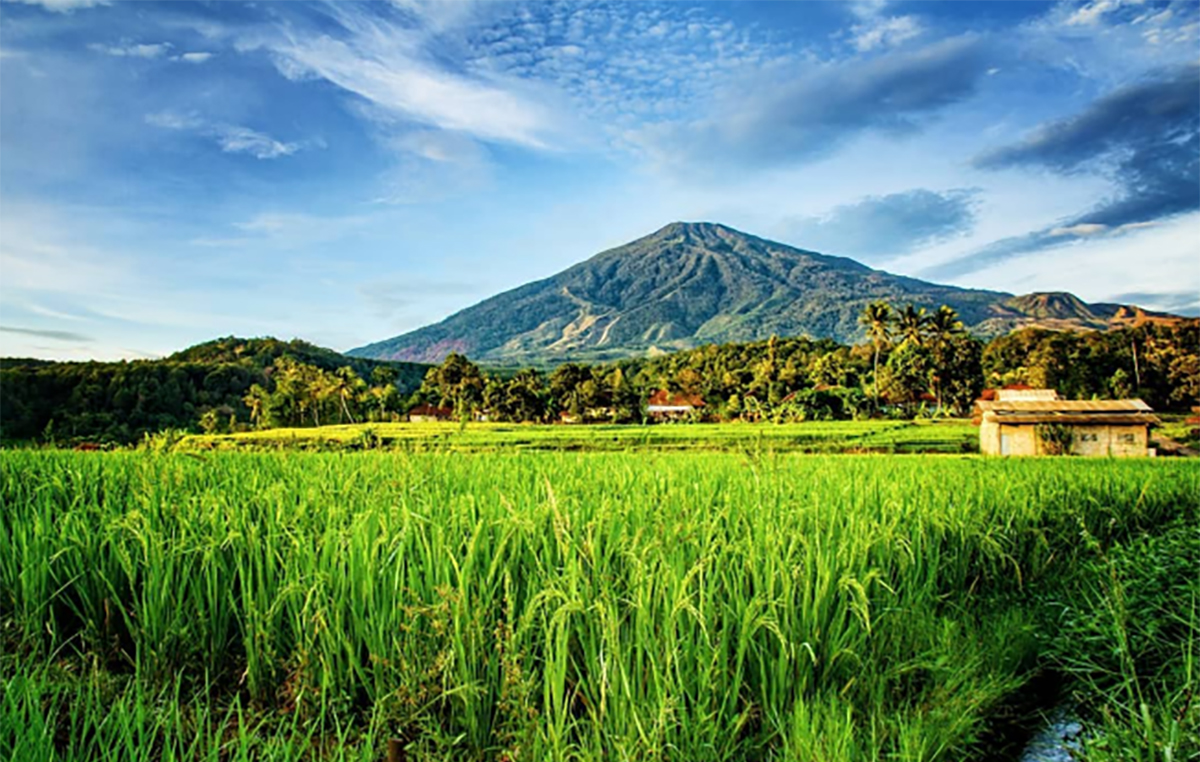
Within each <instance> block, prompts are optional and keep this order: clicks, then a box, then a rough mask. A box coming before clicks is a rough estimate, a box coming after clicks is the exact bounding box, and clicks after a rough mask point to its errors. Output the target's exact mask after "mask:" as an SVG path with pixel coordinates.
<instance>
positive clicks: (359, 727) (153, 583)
mask: <svg viewBox="0 0 1200 762" xmlns="http://www.w3.org/2000/svg"><path fill="white" fill-rule="evenodd" d="M559 428H565V427H559ZM660 428H664V429H666V428H671V427H660ZM727 428H736V427H727ZM909 428H919V427H909ZM996 484H1003V485H1004V489H1003V490H995V489H992V486H993V485H996ZM1198 496H1200V472H1198V471H1197V470H1196V469H1194V468H1192V467H1191V466H1190V465H1189V464H1187V463H1182V462H1175V463H1171V462H1148V461H1147V462H1121V463H1094V462H1079V461H1074V462H1069V463H1068V462H1063V461H1055V460H1041V461H1029V462H1011V461H978V460H961V459H957V458H889V459H878V458H844V457H842V458H813V457H788V456H772V455H770V454H769V453H761V454H757V455H754V454H750V453H747V454H729V455H713V454H698V455H670V456H666V455H644V454H639V455H626V454H593V455H588V456H580V455H578V454H573V453H560V454H529V453H525V454H519V455H514V454H511V453H499V454H480V455H476V456H472V457H458V456H446V455H441V454H430V455H424V456H397V455H395V454H391V453H358V454H355V455H344V454H299V455H298V454H295V453H275V454H254V455H244V454H228V453H226V454H221V453H215V454H211V455H207V456H205V457H204V458H193V457H186V456H182V455H179V454H175V455H170V456H166V457H147V456H146V455H144V454H142V453H120V454H105V455H97V454H91V453H56V452H31V451H22V452H2V453H0V503H2V504H3V505H4V506H5V508H6V509H5V511H3V512H0V600H2V601H3V602H4V606H3V608H0V638H3V641H2V643H0V645H2V646H3V647H2V648H0V686H2V688H3V690H0V748H3V749H5V750H9V751H11V750H13V749H19V750H20V752H19V754H17V756H18V757H19V758H21V759H30V760H43V759H45V760H49V759H56V758H63V759H92V758H109V759H196V758H203V759H218V758H220V759H299V758H304V759H317V760H325V759H347V758H354V759H364V760H365V759H379V758H380V757H382V756H383V749H382V743H383V740H384V739H385V738H388V737H403V738H405V739H407V745H408V757H409V759H412V760H434V759H480V760H484V759H495V760H499V759H508V760H512V759H517V758H520V759H555V760H558V759H577V760H601V759H614V758H620V759H648V758H655V757H658V756H659V755H661V754H662V753H663V751H664V750H670V755H669V756H670V758H676V759H687V760H699V761H701V762H704V761H706V760H714V761H715V760H725V759H763V760H781V761H782V760H785V759H806V760H807V759H816V760H827V761H828V762H833V761H834V760H838V761H839V762H840V761H841V760H844V759H849V760H886V759H907V760H919V761H921V762H943V761H945V762H949V761H951V760H955V761H956V760H961V759H977V758H980V756H981V755H982V752H983V751H984V750H983V749H981V748H980V746H981V743H982V740H981V739H982V738H983V737H984V730H985V729H986V727H987V718H988V716H989V715H990V714H991V713H992V712H994V711H995V710H996V709H997V707H998V706H999V705H1000V704H1001V703H1002V702H1004V701H1005V700H1006V698H1007V697H1008V696H1009V695H1010V694H1011V693H1012V692H1013V691H1014V690H1016V689H1017V688H1018V687H1019V686H1020V685H1021V684H1022V683H1023V682H1024V681H1025V680H1026V679H1027V678H1028V677H1029V676H1030V674H1031V672H1032V670H1034V669H1036V665H1037V660H1038V657H1039V656H1044V657H1045V658H1050V657H1051V656H1053V655H1055V654H1061V657H1062V660H1063V662H1064V663H1070V660H1071V659H1072V658H1073V657H1076V656H1078V655H1079V654H1080V653H1081V652H1082V651H1081V649H1082V650H1083V651H1087V652H1091V651H1093V650H1094V651H1095V652H1096V653H1097V654H1099V657H1097V658H1104V659H1108V660H1109V661H1106V662H1104V664H1105V665H1109V666H1103V665H1102V666H1103V669H1102V670H1101V672H1105V673H1106V672H1107V671H1108V670H1110V669H1112V668H1114V665H1115V668H1116V669H1117V670H1118V671H1121V670H1124V669H1125V667H1122V666H1120V665H1121V664H1122V663H1124V662H1126V661H1127V660H1128V659H1127V657H1126V656H1125V655H1123V654H1124V653H1129V654H1135V653H1136V654H1137V657H1136V659H1138V660H1139V661H1137V662H1136V663H1135V664H1134V669H1136V670H1138V674H1139V675H1141V676H1143V679H1144V681H1145V683H1144V686H1143V690H1154V691H1162V693H1163V695H1167V694H1169V695H1177V696H1180V697H1182V696H1183V693H1182V692H1181V691H1182V689H1183V688H1186V684H1180V683H1178V682H1177V681H1178V680H1179V677H1178V676H1179V675H1180V674H1181V673H1180V672H1178V671H1177V669H1176V666H1178V665H1176V666H1171V667H1168V666H1166V664H1165V662H1164V661H1163V660H1162V659H1163V658H1164V657H1170V655H1171V654H1174V653H1185V651H1182V650H1181V649H1180V648H1179V647H1180V646H1181V645H1185V644H1186V642H1187V634H1186V633H1187V630H1186V629H1181V628H1182V627H1183V625H1180V624H1179V623H1178V621H1177V620H1178V619H1179V616H1182V618H1183V620H1184V622H1187V621H1189V619H1188V617H1189V616H1190V617H1191V619H1190V621H1192V622H1194V621H1195V618H1194V615H1193V614H1188V613H1187V612H1188V610H1189V609H1188V607H1187V606H1186V605H1184V606H1181V605H1180V597H1181V595H1187V594H1189V593H1188V591H1189V590H1194V581H1193V580H1194V575H1189V574H1188V571H1189V570H1188V565H1189V563H1190V562H1189V561H1188V559H1194V558H1195V552H1196V547H1195V539H1187V538H1185V537H1182V536H1181V537H1180V538H1178V539H1175V540H1169V541H1168V542H1166V543H1165V544H1164V545H1162V546H1161V547H1159V548H1158V551H1157V553H1158V554H1159V555H1155V556H1153V558H1154V559H1156V560H1155V563H1156V564H1157V565H1159V566H1161V567H1162V569H1163V571H1162V573H1158V572H1152V573H1150V574H1145V570H1144V569H1143V568H1142V567H1141V563H1140V559H1141V558H1142V557H1143V556H1144V555H1145V552H1144V550H1145V547H1146V546H1145V545H1143V544H1141V543H1142V540H1140V539H1139V538H1143V537H1153V536H1157V534H1158V533H1159V531H1160V528H1161V527H1163V526H1164V525H1168V524H1172V523H1174V522H1178V525H1179V526H1186V527H1188V528H1189V531H1191V532H1192V533H1193V535H1194V527H1195V526H1197V525H1198V524H1200V497H1198ZM1081 533H1082V534H1084V535H1085V536H1086V537H1088V538H1091V542H1090V543H1080V542H1079V537H1080V535H1081ZM1126 546H1128V548H1129V550H1128V552H1124V551H1118V550H1117V549H1118V548H1125V547H1126ZM1104 554H1107V557H1108V558H1109V559H1117V560H1113V561H1112V564H1111V566H1110V564H1107V563H1106V564H1104V566H1103V568H1094V567H1093V564H1094V560H1093V559H1096V558H1100V557H1103V555H1104ZM1110 568H1111V569H1113V570H1115V571H1114V572H1110V571H1109V569H1110ZM1099 572H1103V573H1104V574H1105V575H1109V577H1111V576H1113V575H1115V578H1117V579H1120V580H1122V586H1121V590H1122V591H1123V593H1122V596H1123V597H1122V598H1121V603H1120V604H1119V605H1118V604H1114V606H1113V607H1107V604H1101V605H1102V611H1104V612H1108V611H1109V610H1110V608H1111V609H1113V610H1117V611H1124V613H1122V614H1120V619H1121V621H1124V622H1126V623H1127V625H1126V631H1127V632H1129V633H1130V636H1131V638H1132V639H1131V640H1130V641H1129V643H1128V645H1129V646H1130V647H1131V648H1130V649H1124V650H1121V651H1114V650H1112V648H1113V646H1118V645H1122V644H1123V643H1122V641H1120V640H1115V641H1114V640H1113V639H1112V638H1113V635H1112V634H1111V633H1112V630H1110V629H1108V627H1107V625H1106V624H1104V621H1105V620H1106V618H1108V617H1110V616H1111V615H1109V614H1107V613H1105V614H1103V615H1102V616H1101V617H1099V618H1098V619H1096V620H1095V621H1098V622H1099V623H1100V624H1099V626H1100V627H1101V629H1100V630H1099V631H1096V630H1094V628H1093V624H1091V623H1090V622H1089V620H1088V618H1087V612H1086V611H1084V612H1081V613H1080V614H1078V615H1077V617H1078V620H1077V621H1078V623H1077V624H1075V625H1072V628H1073V629H1072V632H1071V634H1073V635H1075V636H1076V637H1074V638H1067V637H1065V636H1064V638H1063V639H1062V640H1061V641H1058V642H1057V645H1056V646H1053V647H1052V646H1050V645H1047V640H1046V638H1047V636H1048V635H1050V634H1053V632H1054V630H1053V629H1050V628H1043V627H1042V626H1041V625H1040V624H1039V623H1040V622H1042V621H1043V620H1044V619H1046V615H1045V611H1043V608H1049V605H1048V604H1045V603H1043V602H1044V601H1046V600H1048V599H1050V598H1051V597H1053V596H1062V598H1061V599H1062V600H1063V601H1064V602H1067V603H1070V605H1071V607H1072V611H1074V610H1076V609H1077V607H1078V605H1079V602H1080V601H1079V599H1077V598H1076V597H1074V596H1073V595H1072V593H1073V592H1076V591H1077V590H1078V589H1087V586H1088V585H1099V586H1100V588H1099V589H1101V590H1107V589H1108V587H1107V585H1108V583H1107V582H1106V580H1107V579H1108V578H1109V577H1105V576H1098V574H1099ZM1135 579H1144V580H1145V581H1144V582H1136V581H1135ZM1104 595H1105V596H1109V597H1111V596H1110V594H1109V593H1107V592H1105V593H1104ZM1100 600H1105V599H1100ZM1114 600H1115V599H1114ZM1122 607H1123V608H1122ZM1181 612H1182V613H1181ZM1187 626H1191V625H1187ZM1035 635H1036V637H1035ZM1181 636H1182V637H1183V638H1184V640H1183V642H1182V643H1181V642H1180V641H1179V638H1180V637H1181ZM1082 637H1086V638H1088V641H1089V642H1087V643H1078V642H1077V641H1078V640H1079V639H1081V638H1082ZM1133 648H1145V649H1148V651H1147V653H1146V658H1145V659H1144V660H1142V659H1143V655H1142V654H1143V652H1140V651H1134V650H1132V649H1133ZM1058 649H1061V650H1058ZM1149 651H1153V652H1155V653H1157V654H1158V655H1157V656H1150V655H1149V653H1148V652H1149ZM1110 652H1111V654H1110ZM1055 658H1058V657H1057V656H1055ZM1184 672H1186V670H1184ZM1156 681H1166V682H1163V683H1161V685H1159V686H1156ZM1147 686H1149V687H1147ZM1095 689H1096V690H1098V691H1101V693H1100V694H1097V695H1096V696H1095V705H1096V706H1097V707H1100V708H1103V707H1105V706H1112V705H1114V702H1119V703H1121V704H1123V702H1124V698H1123V696H1125V695H1126V694H1125V690H1126V684H1125V682H1124V681H1123V680H1122V679H1118V680H1117V681H1116V682H1111V681H1110V680H1109V679H1108V678H1107V677H1106V678H1105V680H1104V681H1102V682H1097V683H1096V685H1095ZM1143 695H1144V697H1146V698H1150V695H1149V694H1143ZM1147 703H1148V705H1149V706H1151V707H1152V708H1151V709H1150V711H1151V716H1152V717H1159V716H1160V715H1159V714H1158V713H1157V706H1156V705H1154V704H1153V702H1152V701H1148V702H1147ZM1179 706H1182V705H1172V706H1171V707H1168V708H1172V709H1176V708H1178V707H1179ZM1098 711H1102V709H1100V710H1098ZM1170 716H1177V715H1170ZM1188 716H1189V715H1186V714H1185V715H1183V717H1184V719H1187V718H1188ZM1161 717H1162V718H1163V719H1164V721H1165V720H1166V719H1168V717H1169V716H1168V714H1167V713H1166V712H1165V711H1164V712H1163V713H1162V714H1161ZM1156 727H1157V726H1156ZM1175 732H1176V731H1173V730H1171V729H1170V728H1169V727H1166V726H1164V735H1162V736H1156V737H1161V738H1169V737H1170V734H1171V733H1175ZM1187 732H1190V730H1188V728H1187V726H1186V724H1185V723H1183V722H1181V723H1180V730H1179V731H1178V732H1177V735H1178V737H1180V738H1186V737H1187V736H1186V735H1185V734H1186V733H1187ZM1176 751H1177V753H1178V756H1177V757H1176V758H1178V759H1183V758H1186V748H1185V747H1184V746H1182V745H1180V746H1177V747H1176ZM1125 758H1126V759H1136V757H1133V756H1127V757H1125Z"/></svg>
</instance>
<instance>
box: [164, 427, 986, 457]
mask: <svg viewBox="0 0 1200 762" xmlns="http://www.w3.org/2000/svg"><path fill="white" fill-rule="evenodd" d="M180 445H181V446H182V447H183V448H184V449H189V450H196V451H203V450H231V449H232V450H263V449H292V450H294V449H311V450H321V449H326V450H328V449H373V448H380V447H382V448H388V449H395V450H405V451H408V452H430V451H445V450H452V451H456V452H489V451H501V450H503V451H511V450H583V451H605V452H625V451H629V450H639V451H672V452H675V451H682V450H689V451H694V450H703V451H718V452H730V451H732V452H739V451H747V450H752V451H763V450H769V451H775V452H807V453H835V452H887V453H896V452H899V453H913V452H939V453H964V452H978V450H979V428H978V427H976V426H972V425H971V424H970V422H969V421H962V420H953V419H946V420H938V421H879V420H873V421H872V420H865V421H810V422H804V423H788V424H770V423H760V424H749V423H739V424H729V423H689V424H667V425H661V424H660V425H645V426H643V425H631V424H619V425H616V424H614V425H604V424H588V425H585V426H572V425H534V424H508V423H478V422H472V423H468V424H466V425H465V426H464V425H462V424H460V423H452V422H429V423H369V424H347V425H342V426H321V427H318V428H296V429H266V430H263V431H249V432H243V433H239V434H225V435H207V436H206V435H195V436H189V437H186V438H184V439H183V441H182V442H180Z"/></svg>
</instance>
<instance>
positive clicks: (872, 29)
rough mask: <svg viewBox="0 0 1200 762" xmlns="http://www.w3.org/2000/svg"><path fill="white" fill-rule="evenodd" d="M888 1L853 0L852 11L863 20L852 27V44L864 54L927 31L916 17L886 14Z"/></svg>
mask: <svg viewBox="0 0 1200 762" xmlns="http://www.w3.org/2000/svg"><path fill="white" fill-rule="evenodd" d="M887 4H888V3H887V0H860V1H859V2H853V3H850V6H849V7H850V12H851V13H853V14H854V15H855V16H857V17H858V19H859V22H858V23H857V24H854V25H853V26H851V27H850V32H849V35H848V36H849V38H850V44H851V45H853V46H854V48H855V49H856V50H857V51H858V52H860V53H867V52H869V51H872V50H875V49H877V48H890V47H895V46H897V45H900V44H902V43H904V42H907V41H908V40H911V39H913V38H914V37H918V36H920V35H921V34H922V33H923V32H924V31H925V29H924V27H922V26H921V22H920V21H918V20H917V18H916V17H915V16H888V15H885V14H884V9H885V7H886V6H887Z"/></svg>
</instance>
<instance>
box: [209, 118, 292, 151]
mask: <svg viewBox="0 0 1200 762" xmlns="http://www.w3.org/2000/svg"><path fill="white" fill-rule="evenodd" d="M214 131H215V135H216V139H217V144H218V145H220V146H221V150H222V151H224V152H225V153H248V154H250V155H251V156H253V157H254V158H256V159H277V158H279V157H280V156H291V155H292V154H294V153H296V151H299V150H300V149H301V148H302V146H301V144H300V143H284V142H281V141H279V140H276V139H274V138H272V137H271V136H270V135H266V134H264V133H261V132H258V131H256V130H252V129H250V128H249V127H238V126H234V125H220V126H217V127H215V128H214Z"/></svg>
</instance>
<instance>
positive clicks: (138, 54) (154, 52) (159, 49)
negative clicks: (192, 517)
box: [88, 42, 172, 58]
mask: <svg viewBox="0 0 1200 762" xmlns="http://www.w3.org/2000/svg"><path fill="white" fill-rule="evenodd" d="M171 47H172V46H171V43H169V42H154V43H131V42H126V43H121V44H119V45H104V44H101V43H98V42H94V43H92V44H91V45H88V49H89V50H93V51H95V52H97V53H103V54H104V55H107V56H114V57H116V58H162V57H163V56H165V55H166V54H167V53H169V52H170V51H171Z"/></svg>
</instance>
